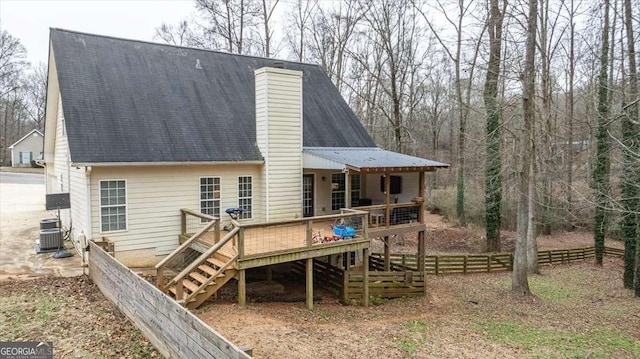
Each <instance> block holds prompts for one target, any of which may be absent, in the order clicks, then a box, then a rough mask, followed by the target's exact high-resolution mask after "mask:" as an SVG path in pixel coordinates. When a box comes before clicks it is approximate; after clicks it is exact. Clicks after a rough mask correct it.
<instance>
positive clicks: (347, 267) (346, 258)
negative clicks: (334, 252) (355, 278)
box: [344, 252, 351, 270]
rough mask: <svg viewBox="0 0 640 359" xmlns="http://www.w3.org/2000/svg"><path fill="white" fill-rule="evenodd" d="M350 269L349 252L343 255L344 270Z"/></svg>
mask: <svg viewBox="0 0 640 359" xmlns="http://www.w3.org/2000/svg"><path fill="white" fill-rule="evenodd" d="M349 269H351V252H345V253H344V270H349Z"/></svg>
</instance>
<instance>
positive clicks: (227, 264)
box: [184, 254, 238, 303]
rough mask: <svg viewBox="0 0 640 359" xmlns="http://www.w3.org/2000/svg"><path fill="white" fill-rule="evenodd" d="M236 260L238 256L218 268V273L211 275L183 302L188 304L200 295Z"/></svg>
mask: <svg viewBox="0 0 640 359" xmlns="http://www.w3.org/2000/svg"><path fill="white" fill-rule="evenodd" d="M237 259H238V255H237V254H236V256H235V257H233V258H231V259H230V260H229V261H228V262H227V263H225V264H224V265H223V266H222V267H220V269H218V271H217V272H216V274H214V275H212V276H211V277H209V278H208V279H207V280H206V281H204V283H202V284H200V286H199V287H198V289H197V290H196V291H195V292H193V293H191V294H189V296H188V297H186V298H185V299H184V301H185V302H187V303H188V302H189V301H190V300H191V298H193V297H195V296H196V295H198V294H200V292H201V291H202V290H203V289H204V288H206V287H207V286H208V285H209V284H210V283H211V282H213V281H214V280H216V278H218V277H220V274H224V271H225V270H227V268H229V267H230V266H231V265H232V264H233V263H234V262H235V261H236V260H237Z"/></svg>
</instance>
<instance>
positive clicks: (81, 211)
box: [69, 167, 90, 239]
mask: <svg viewBox="0 0 640 359" xmlns="http://www.w3.org/2000/svg"><path fill="white" fill-rule="evenodd" d="M69 181H70V183H69V196H70V197H71V210H70V211H71V219H72V220H73V232H72V234H73V239H77V238H78V235H80V234H81V233H84V235H85V236H89V234H90V228H89V223H88V218H87V217H88V212H87V176H86V175H85V168H84V167H80V168H76V167H71V168H70V176H69Z"/></svg>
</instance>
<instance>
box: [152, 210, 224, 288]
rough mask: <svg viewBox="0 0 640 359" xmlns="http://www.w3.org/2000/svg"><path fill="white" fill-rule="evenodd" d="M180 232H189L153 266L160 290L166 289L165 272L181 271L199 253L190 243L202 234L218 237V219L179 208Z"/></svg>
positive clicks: (184, 233) (183, 233)
mask: <svg viewBox="0 0 640 359" xmlns="http://www.w3.org/2000/svg"><path fill="white" fill-rule="evenodd" d="M180 224H181V234H182V235H186V234H187V233H191V235H190V236H189V238H188V239H187V240H186V241H184V242H183V243H182V244H181V245H180V246H179V247H178V248H176V249H175V250H174V251H173V252H171V253H170V254H169V255H168V256H166V257H165V258H164V259H162V260H161V261H160V263H158V264H157V265H156V266H155V269H156V272H157V276H156V286H157V287H158V288H159V289H160V290H161V291H166V289H167V288H168V284H165V283H164V281H165V277H166V276H165V274H166V273H165V272H168V273H171V274H175V273H178V272H180V271H182V270H183V269H184V268H186V267H187V266H188V265H189V264H191V263H192V262H193V261H194V260H195V259H196V258H197V257H198V256H199V255H200V253H198V252H196V251H194V250H192V249H191V245H192V244H193V243H194V242H196V241H197V240H198V239H200V238H202V237H203V236H205V235H207V236H211V235H213V236H214V238H216V239H217V238H219V236H220V220H219V219H218V218H216V217H212V216H209V215H206V214H204V213H199V212H196V211H192V210H190V209H185V208H183V209H180Z"/></svg>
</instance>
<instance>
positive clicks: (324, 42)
mask: <svg viewBox="0 0 640 359" xmlns="http://www.w3.org/2000/svg"><path fill="white" fill-rule="evenodd" d="M366 11H367V9H366V7H365V6H364V5H363V4H362V3H360V0H345V1H340V2H339V5H338V8H337V9H328V10H323V9H321V8H319V9H318V13H317V14H316V16H315V17H314V18H313V21H312V24H311V29H310V30H311V36H310V42H309V48H308V50H309V51H308V52H309V58H310V59H311V60H312V61H316V62H319V63H320V64H321V65H322V68H324V70H325V72H326V73H327V75H328V76H329V78H330V79H331V81H333V84H334V85H335V86H336V87H337V88H338V91H340V92H342V90H343V79H344V75H345V72H346V70H347V61H348V58H349V56H347V55H348V54H349V52H350V51H351V50H350V48H349V47H350V45H351V42H352V39H353V37H354V36H353V35H354V33H355V32H356V28H357V26H358V24H359V23H360V21H361V20H362V18H363V16H364V13H365V12H366Z"/></svg>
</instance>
